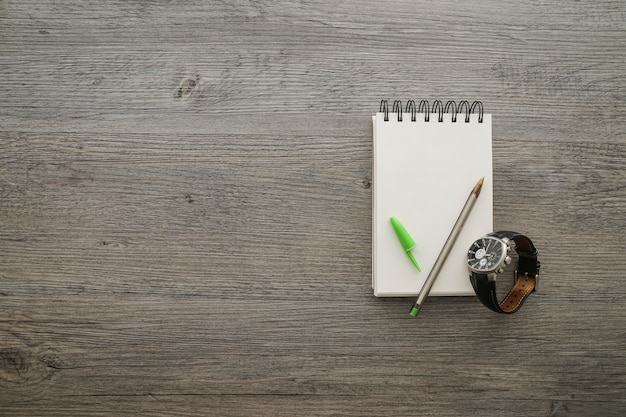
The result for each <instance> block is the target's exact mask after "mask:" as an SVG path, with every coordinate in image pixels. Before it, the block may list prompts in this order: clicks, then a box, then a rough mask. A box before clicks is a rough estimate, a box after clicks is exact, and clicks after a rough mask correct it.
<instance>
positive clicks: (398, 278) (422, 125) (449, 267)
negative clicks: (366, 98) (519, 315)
mask: <svg viewBox="0 0 626 417" xmlns="http://www.w3.org/2000/svg"><path fill="white" fill-rule="evenodd" d="M437 119H438V118H437V115H436V114H431V116H430V121H429V122H425V121H424V114H419V113H418V114H417V120H416V121H411V117H410V115H406V114H405V115H404V118H403V121H402V122H399V121H397V115H396V114H395V113H389V120H388V121H385V120H384V114H383V113H377V114H376V115H375V116H373V118H372V122H373V175H372V180H373V195H372V287H373V290H374V295H376V296H377V297H399V296H417V295H418V293H419V291H420V289H421V288H422V286H423V284H424V281H425V280H426V277H427V276H428V274H429V272H430V270H431V269H432V267H433V264H434V263H435V260H436V259H437V256H438V255H439V253H440V251H441V249H442V247H443V245H444V243H445V241H446V239H447V238H448V235H449V234H450V231H451V230H452V226H453V225H454V223H455V222H456V220H457V218H458V216H459V214H460V213H461V209H462V208H463V205H464V204H465V201H466V200H467V197H468V196H469V194H470V192H471V191H472V189H473V188H474V186H475V185H476V182H477V181H478V180H479V179H480V178H481V177H485V182H484V184H483V187H482V189H481V192H480V195H479V197H478V200H477V201H476V204H475V205H474V208H473V210H472V212H471V213H470V215H469V217H468V219H467V221H466V223H465V225H464V227H463V229H462V230H461V233H460V234H459V237H458V239H457V241H456V243H455V245H454V247H453V248H452V250H451V252H450V255H449V256H448V258H447V260H446V262H445V264H444V266H443V268H442V269H441V272H440V274H439V276H438V277H437V280H436V281H435V283H434V285H433V287H432V289H431V292H430V295H433V296H437V295H440V296H441V295H474V291H473V289H472V286H471V284H470V281H469V278H468V277H469V273H468V270H467V265H466V256H467V249H468V248H469V246H470V244H471V243H472V242H473V241H474V240H476V239H477V238H479V237H481V236H483V235H485V234H487V233H491V232H492V231H493V175H492V155H491V115H490V114H485V115H484V116H483V122H482V123H479V122H478V115H477V114H471V115H470V121H469V122H467V123H466V122H465V118H464V117H462V115H460V114H459V117H458V119H457V121H456V122H452V116H451V115H450V114H444V120H443V122H439V121H438V120H437ZM391 216H395V217H396V218H397V219H398V220H399V221H400V222H401V223H402V224H403V226H404V227H405V228H406V229H407V231H408V232H409V234H410V235H411V236H412V237H413V239H414V240H415V242H416V244H417V246H416V248H415V249H413V251H412V252H413V255H414V256H415V258H416V259H417V261H418V262H419V264H420V266H421V269H422V271H421V272H418V271H417V269H415V267H414V266H413V264H412V263H411V261H410V260H409V258H408V256H407V255H406V253H405V252H404V250H403V248H402V246H401V244H400V241H399V240H398V238H397V236H396V234H395V232H394V230H393V227H392V226H391V223H390V221H389V218H390V217H391Z"/></svg>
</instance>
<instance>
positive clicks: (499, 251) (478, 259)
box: [467, 231, 540, 314]
mask: <svg viewBox="0 0 626 417" xmlns="http://www.w3.org/2000/svg"><path fill="white" fill-rule="evenodd" d="M513 244H514V246H515V252H517V254H518V265H517V268H516V270H515V272H514V274H515V283H514V284H513V287H512V288H511V290H510V291H509V293H508V294H507V295H506V297H504V299H503V300H502V301H498V297H497V295H496V277H497V276H498V274H501V273H502V272H504V269H505V266H506V265H508V264H510V263H511V257H510V256H509V255H510V253H511V250H513ZM467 266H468V268H469V271H470V281H471V283H472V287H474V291H475V292H476V295H477V296H478V299H479V300H480V302H481V303H483V304H484V305H485V306H486V307H487V308H489V309H490V310H493V311H495V312H497V313H504V314H511V313H515V312H516V311H517V310H519V309H520V307H521V306H522V304H523V303H524V301H526V298H527V297H528V296H529V295H530V293H532V292H535V291H536V290H537V281H538V279H539V266H540V264H539V260H538V259H537V249H535V245H533V242H532V241H531V240H530V239H529V238H528V237H526V236H524V235H522V234H520V233H517V232H508V231H502V232H495V233H491V234H488V235H486V236H484V237H482V238H480V239H478V240H476V241H475V242H474V243H472V245H471V246H470V248H469V250H468V251H467Z"/></svg>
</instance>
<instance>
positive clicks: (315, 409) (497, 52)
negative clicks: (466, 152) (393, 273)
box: [0, 0, 626, 417]
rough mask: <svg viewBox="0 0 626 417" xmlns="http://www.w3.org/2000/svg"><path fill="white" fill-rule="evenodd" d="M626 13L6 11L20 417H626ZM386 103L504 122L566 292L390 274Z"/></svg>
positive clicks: (3, 130) (3, 256) (6, 243)
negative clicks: (375, 184)
mask: <svg viewBox="0 0 626 417" xmlns="http://www.w3.org/2000/svg"><path fill="white" fill-rule="evenodd" d="M625 52H626V5H625V4H624V3H623V2H619V1H600V2H598V1H594V2H591V1H576V2H568V3H563V2H558V1H523V2H519V1H486V0H485V1H480V2H465V3H462V4H459V3H458V2H453V1H442V2H424V1H401V0H392V1H387V2H382V1H362V2H356V1H345V2H341V3H337V2H332V1H317V2H298V1H293V2H291V1H290V2H287V1H285V2H283V1H245V0H238V1H232V2H218V1H188V2H181V1H173V2H149V1H130V2H121V1H112V2H96V1H87V0H80V1H73V2H69V1H65V2H64V1H60V2H50V1H19V2H17V1H5V2H2V3H0V415H2V416H4V415H6V416H37V415H46V416H67V415H81V416H103V415H136V416H142V415H146V416H147V415H150V416H155V415H163V416H166V415H167V416H172V415H175V416H195V415H215V416H241V415H272V416H293V415H320V416H336V415H346V416H369V415H371V416H405V415H429V416H467V415H481V416H505V417H506V416H538V415H545V416H566V415H567V416H588V415H602V416H621V415H623V414H624V411H625V410H626V326H625V318H626V276H625V274H624V270H626V261H624V257H623V251H624V247H626V237H624V233H623V231H624V230H626V216H624V209H625V207H626V177H625V176H624V172H625V169H626V159H625V158H624V156H625V155H626V120H625V119H624V114H626V88H625V86H626V84H625V82H624V81H625V78H626V70H625V69H624V68H625V67H624V63H625V62H624V53H625ZM382 98H385V99H402V100H407V99H421V98H426V99H431V100H432V99H435V98H439V99H443V100H447V99H456V100H460V99H467V100H474V99H479V100H481V101H482V102H483V103H484V105H485V108H486V111H487V112H490V113H493V114H494V123H493V142H494V146H493V150H494V181H495V187H494V223H495V227H496V228H497V229H512V230H519V231H523V232H525V233H527V234H528V235H529V236H531V237H532V238H533V241H534V242H535V243H536V245H537V247H538V248H539V251H540V258H541V262H542V277H541V281H540V292H538V293H536V294H533V295H532V296H531V297H530V298H529V300H528V301H527V304H526V305H525V306H524V308H523V309H522V310H520V312H518V313H516V314H515V315H512V316H510V317H500V316H498V315H494V314H492V313H491V312H490V311H488V310H487V309H485V308H484V307H482V306H481V305H480V304H479V303H478V301H477V300H476V299H475V298H473V297H461V298H431V299H429V300H428V303H427V306H428V308H424V310H423V312H422V313H420V318H419V320H418V321H415V320H411V319H409V318H408V314H407V312H408V308H409V307H410V301H409V300H408V299H402V298H398V299H376V298H374V297H373V296H372V294H371V288H370V274H371V268H370V262H371V254H370V251H371V237H370V234H371V187H370V183H371V181H372V179H371V156H372V155H371V121H370V116H371V114H372V113H373V112H375V111H376V110H377V108H378V103H379V100H380V99H382Z"/></svg>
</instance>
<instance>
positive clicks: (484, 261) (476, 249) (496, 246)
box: [467, 236, 507, 273]
mask: <svg viewBox="0 0 626 417" xmlns="http://www.w3.org/2000/svg"><path fill="white" fill-rule="evenodd" d="M506 253H507V247H506V244H505V243H504V242H503V241H501V240H500V239H497V238H495V237H491V236H485V237H483V238H480V239H478V240H477V241H476V242H474V243H472V246H470V248H469V250H468V251H467V265H468V266H469V268H470V269H471V270H472V271H474V272H482V273H485V272H492V271H494V270H496V269H497V267H498V266H499V265H501V264H502V262H503V261H504V258H505V257H506Z"/></svg>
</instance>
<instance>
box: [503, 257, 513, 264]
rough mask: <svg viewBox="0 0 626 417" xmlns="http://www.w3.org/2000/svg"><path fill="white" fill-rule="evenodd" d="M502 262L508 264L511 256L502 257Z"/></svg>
mask: <svg viewBox="0 0 626 417" xmlns="http://www.w3.org/2000/svg"><path fill="white" fill-rule="evenodd" d="M504 263H505V264H506V265H508V264H510V263H511V257H510V256H507V257H506V258H504Z"/></svg>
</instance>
